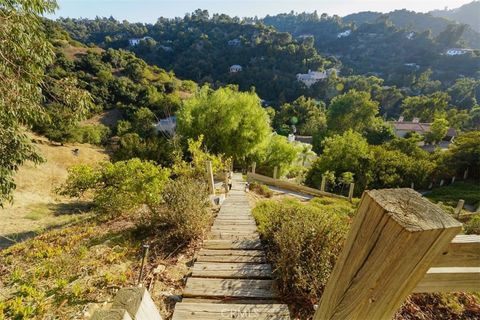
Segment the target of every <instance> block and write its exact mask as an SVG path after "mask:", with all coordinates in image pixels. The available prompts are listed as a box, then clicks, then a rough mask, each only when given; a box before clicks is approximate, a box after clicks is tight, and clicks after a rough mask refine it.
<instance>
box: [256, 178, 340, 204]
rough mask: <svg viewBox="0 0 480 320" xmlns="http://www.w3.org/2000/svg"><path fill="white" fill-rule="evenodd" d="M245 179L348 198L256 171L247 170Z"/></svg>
mask: <svg viewBox="0 0 480 320" xmlns="http://www.w3.org/2000/svg"><path fill="white" fill-rule="evenodd" d="M247 179H248V181H258V182H261V183H265V184H267V185H271V186H275V187H278V188H282V189H287V190H291V191H295V192H302V193H306V194H310V195H313V196H321V197H325V196H327V197H332V198H337V199H348V198H347V197H344V196H340V195H338V194H334V193H330V192H325V191H320V190H318V189H314V188H310V187H307V186H303V185H300V184H296V183H292V182H288V181H283V180H278V179H273V178H270V177H267V176H263V175H260V174H257V173H251V172H249V173H248V174H247Z"/></svg>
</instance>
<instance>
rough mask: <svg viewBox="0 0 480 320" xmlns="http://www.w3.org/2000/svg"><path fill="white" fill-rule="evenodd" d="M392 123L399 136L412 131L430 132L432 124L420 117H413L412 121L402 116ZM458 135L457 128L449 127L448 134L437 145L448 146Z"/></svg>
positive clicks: (422, 133) (401, 136)
mask: <svg viewBox="0 0 480 320" xmlns="http://www.w3.org/2000/svg"><path fill="white" fill-rule="evenodd" d="M392 125H393V129H394V131H395V135H396V136H397V137H399V138H404V137H405V136H406V135H407V134H409V133H412V132H415V133H418V134H420V135H422V136H424V135H425V134H426V133H428V132H430V129H431V126H432V124H431V123H425V122H420V119H418V118H413V120H412V121H405V120H404V118H403V117H400V118H399V119H398V121H393V122H392ZM456 136H457V130H455V129H454V128H449V129H448V131H447V134H446V135H445V137H444V138H443V141H441V142H440V143H439V144H438V145H437V146H435V147H440V148H448V146H449V145H450V143H452V142H453V140H454V139H455V137H456ZM422 146H423V143H422ZM425 148H426V149H427V148H428V147H427V146H425Z"/></svg>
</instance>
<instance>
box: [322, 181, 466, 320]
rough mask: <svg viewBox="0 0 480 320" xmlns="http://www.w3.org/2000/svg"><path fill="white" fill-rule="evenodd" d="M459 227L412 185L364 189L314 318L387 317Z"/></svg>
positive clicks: (412, 287)
mask: <svg viewBox="0 0 480 320" xmlns="http://www.w3.org/2000/svg"><path fill="white" fill-rule="evenodd" d="M460 230H461V224H460V223H459V222H458V221H456V220H455V219H454V218H453V217H451V216H450V215H448V214H447V213H445V212H444V211H443V210H442V209H440V208H439V207H438V206H436V205H435V204H433V203H431V202H430V201H428V200H427V199H425V198H422V196H421V195H420V194H419V193H417V192H415V191H414V190H411V189H405V188H403V189H386V190H372V191H366V192H364V194H363V196H362V200H361V203H360V206H359V208H358V210H357V213H356V215H355V218H354V220H353V223H352V226H351V229H350V232H349V234H348V236H347V240H346V242H345V244H344V248H343V251H342V252H341V254H340V256H339V258H338V260H337V262H336V264H335V268H334V270H333V272H332V274H331V275H330V279H329V280H328V283H327V286H326V288H325V291H324V293H323V296H322V299H321V301H320V305H319V307H318V309H317V311H316V313H315V316H314V319H315V320H320V319H321V320H323V319H328V320H336V319H342V320H343V319H392V317H393V315H394V314H395V312H396V311H397V310H398V308H399V307H400V305H401V304H402V303H403V301H404V300H405V298H406V297H407V296H408V295H409V294H411V292H412V291H413V290H414V289H415V287H416V285H417V284H418V283H419V282H420V280H422V279H423V277H424V276H425V274H426V272H427V271H428V269H429V268H430V266H431V265H432V262H433V261H434V260H435V259H436V258H437V257H438V256H439V255H440V254H441V253H442V250H444V249H445V248H447V247H448V245H449V243H450V241H451V240H452V239H453V237H454V236H455V235H456V234H457V233H459V232H460Z"/></svg>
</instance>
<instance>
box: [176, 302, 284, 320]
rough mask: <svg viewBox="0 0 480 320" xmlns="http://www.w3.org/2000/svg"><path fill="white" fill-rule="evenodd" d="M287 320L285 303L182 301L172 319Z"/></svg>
mask: <svg viewBox="0 0 480 320" xmlns="http://www.w3.org/2000/svg"><path fill="white" fill-rule="evenodd" d="M190 319H192V320H193V319H195V320H225V319H252V320H253V319H255V320H287V319H290V313H289V311H288V306H287V305H285V304H223V303H222V304H219V303H202V302H198V303H197V302H182V303H178V304H177V305H176V306H175V313H174V314H173V318H172V320H190Z"/></svg>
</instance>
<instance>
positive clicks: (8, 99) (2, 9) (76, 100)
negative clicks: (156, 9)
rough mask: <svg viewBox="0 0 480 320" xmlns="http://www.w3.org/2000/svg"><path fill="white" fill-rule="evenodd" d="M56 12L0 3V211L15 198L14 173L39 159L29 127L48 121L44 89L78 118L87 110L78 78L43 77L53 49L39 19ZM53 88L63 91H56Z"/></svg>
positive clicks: (39, 5)
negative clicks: (28, 134)
mask: <svg viewBox="0 0 480 320" xmlns="http://www.w3.org/2000/svg"><path fill="white" fill-rule="evenodd" d="M55 8H56V2H55V1H53V0H52V1H50V0H40V1H30V0H27V1H0V21H2V23H1V24H0V42H1V43H2V45H1V47H0V79H1V81H2V85H1V86H0V97H1V98H0V207H1V206H2V205H3V203H4V202H5V201H9V200H12V195H11V192H12V190H13V189H14V188H15V183H14V180H13V173H14V172H15V171H16V170H17V169H18V168H19V166H20V165H22V164H23V163H24V162H25V161H28V160H30V161H33V162H35V163H39V162H40V161H41V158H40V155H39V154H38V153H37V151H36V150H35V148H34V147H33V146H32V145H31V144H30V141H29V138H28V136H27V135H26V133H25V127H27V128H31V127H32V125H34V124H35V123H36V122H38V121H42V120H43V121H45V120H46V119H48V118H47V117H46V113H45V110H44V108H43V105H42V103H41V102H42V91H43V92H47V93H48V94H49V95H50V97H52V98H54V99H57V101H59V102H61V103H63V105H64V106H65V108H66V109H73V110H75V113H76V117H77V118H81V117H82V115H83V114H84V112H85V110H86V109H87V108H88V106H89V97H88V94H87V93H86V92H84V91H82V90H78V89H77V88H76V82H75V81H74V80H72V79H69V78H64V79H61V80H58V81H55V79H50V78H48V77H46V75H45V68H46V66H47V65H49V64H50V63H51V62H52V60H53V48H52V45H51V44H50V42H49V41H48V40H47V35H46V33H45V30H44V28H43V25H42V21H41V19H40V17H39V16H40V15H42V14H45V13H50V12H53V10H54V9H55ZM52 84H54V85H55V87H57V88H61V90H59V91H55V90H52Z"/></svg>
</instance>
